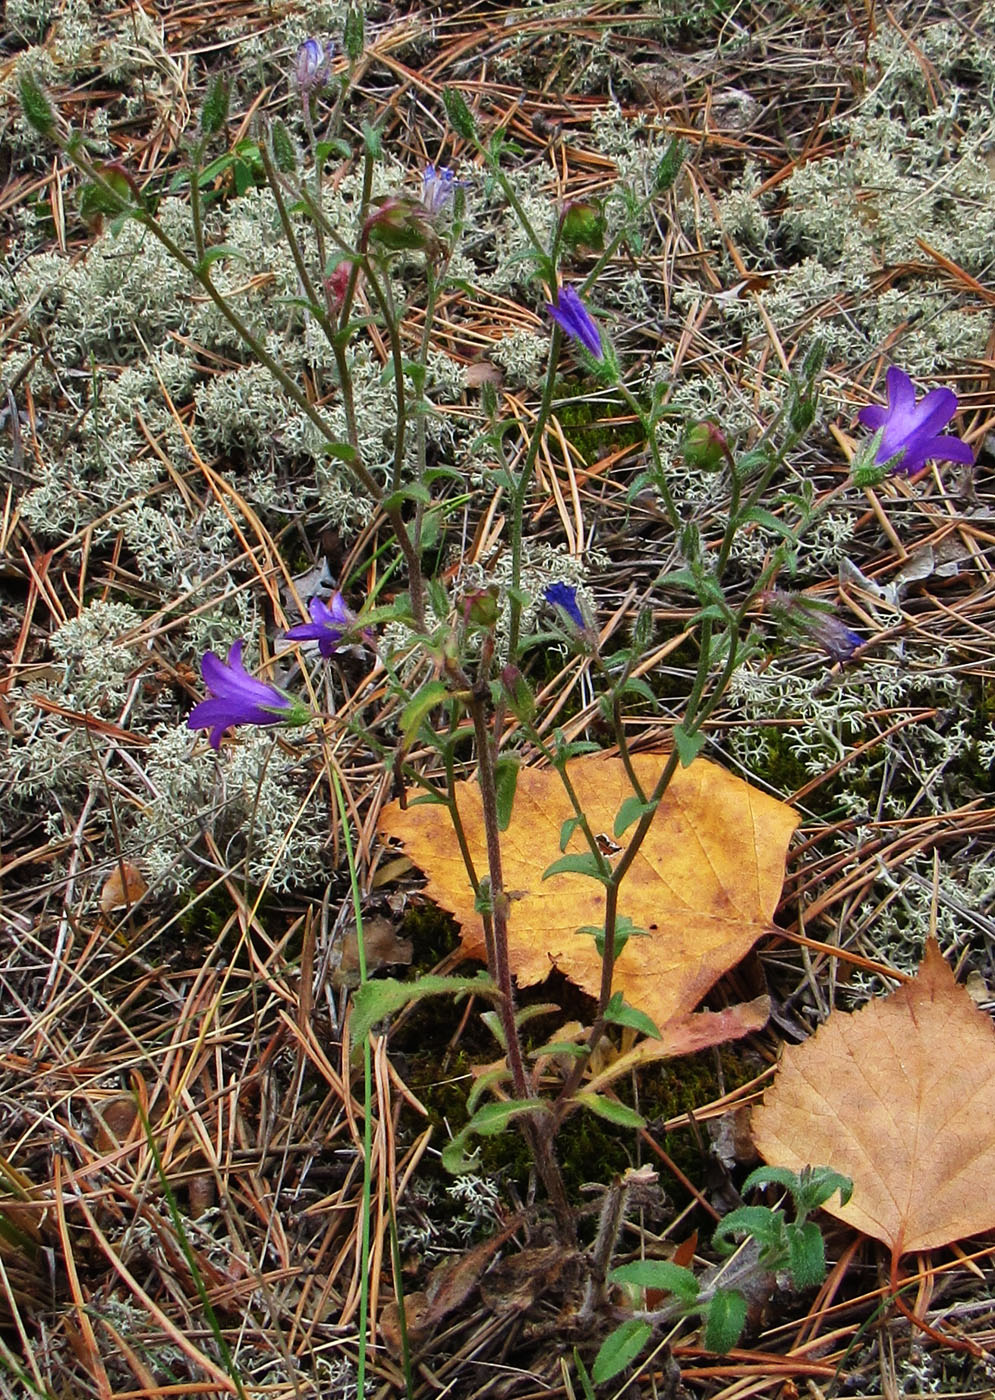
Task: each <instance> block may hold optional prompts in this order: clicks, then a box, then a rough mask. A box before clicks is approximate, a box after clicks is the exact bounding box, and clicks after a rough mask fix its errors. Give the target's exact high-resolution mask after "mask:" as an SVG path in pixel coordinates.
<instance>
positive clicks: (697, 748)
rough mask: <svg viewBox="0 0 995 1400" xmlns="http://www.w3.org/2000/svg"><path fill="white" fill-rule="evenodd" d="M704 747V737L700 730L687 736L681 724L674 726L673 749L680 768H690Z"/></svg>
mask: <svg viewBox="0 0 995 1400" xmlns="http://www.w3.org/2000/svg"><path fill="white" fill-rule="evenodd" d="M704 747H705V736H704V734H702V732H701V730H700V729H699V730H697V731H696V732H695V733H694V734H689V733H688V732H687V730H686V729H685V728H684V726H683V724H677V725H675V726H674V748H675V749H676V750H677V756H678V757H679V758H680V760H681V767H682V768H690V767H691V764H692V763H693V762H694V761H695V759H696V758H697V757H698V755H699V754H700V753H701V751H702V749H703V748H704Z"/></svg>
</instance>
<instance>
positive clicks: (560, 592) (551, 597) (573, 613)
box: [542, 583, 587, 632]
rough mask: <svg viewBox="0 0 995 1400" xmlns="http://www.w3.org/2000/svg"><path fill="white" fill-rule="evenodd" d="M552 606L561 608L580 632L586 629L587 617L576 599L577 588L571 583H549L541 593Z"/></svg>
mask: <svg viewBox="0 0 995 1400" xmlns="http://www.w3.org/2000/svg"><path fill="white" fill-rule="evenodd" d="M542 596H543V597H544V598H545V600H546V602H547V603H551V604H552V605H553V607H554V608H561V609H562V610H563V612H564V613H566V615H567V617H568V618H569V619H570V621H571V622H572V623H573V624H574V625H575V626H576V627H578V628H579V629H580V630H581V631H582V632H585V631H586V630H587V619H586V618H585V616H584V614H583V613H582V612H581V609H580V604H579V603H578V601H577V589H576V588H575V587H574V585H573V584H572V583H551V584H550V585H549V587H548V588H547V589H545V590H544V592H543V595H542Z"/></svg>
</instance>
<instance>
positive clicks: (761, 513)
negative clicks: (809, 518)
mask: <svg viewBox="0 0 995 1400" xmlns="http://www.w3.org/2000/svg"><path fill="white" fill-rule="evenodd" d="M737 523H738V524H740V525H747V524H753V525H762V526H763V528H764V529H765V530H770V531H771V532H772V533H773V534H775V535H780V536H781V538H782V539H785V540H790V541H791V543H792V544H797V543H798V536H797V535H796V534H795V532H794V530H792V528H791V526H790V525H785V523H784V521H783V520H778V518H777V516H776V515H772V514H771V513H770V511H769V510H763V509H762V508H761V507H760V506H751V507H750V509H749V510H744V511H743V513H742V514H741V515H740V517H739V520H738V522H737Z"/></svg>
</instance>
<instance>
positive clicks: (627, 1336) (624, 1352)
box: [591, 1317, 653, 1385]
mask: <svg viewBox="0 0 995 1400" xmlns="http://www.w3.org/2000/svg"><path fill="white" fill-rule="evenodd" d="M652 1335H653V1329H652V1327H651V1326H650V1325H649V1323H648V1322H640V1320H639V1318H637V1317H630V1318H628V1319H627V1320H626V1321H625V1322H623V1323H622V1324H621V1325H620V1326H618V1327H616V1328H615V1331H614V1332H611V1333H610V1334H609V1335H608V1336H607V1337H606V1338H605V1340H604V1341H603V1342H602V1343H601V1350H600V1351H599V1352H598V1354H597V1356H596V1357H595V1358H594V1365H593V1366H592V1367H591V1378H592V1380H593V1381H594V1383H595V1384H596V1385H603V1384H604V1382H605V1381H610V1380H612V1379H613V1378H614V1377H615V1376H617V1375H618V1374H619V1372H620V1371H624V1370H625V1368H626V1366H628V1365H630V1364H631V1363H632V1362H633V1361H635V1359H636V1357H637V1356H639V1355H640V1353H641V1352H642V1351H643V1349H644V1348H645V1346H646V1343H647V1342H648V1341H649V1339H650V1337H651V1336H652Z"/></svg>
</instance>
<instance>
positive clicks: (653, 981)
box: [381, 753, 798, 1030]
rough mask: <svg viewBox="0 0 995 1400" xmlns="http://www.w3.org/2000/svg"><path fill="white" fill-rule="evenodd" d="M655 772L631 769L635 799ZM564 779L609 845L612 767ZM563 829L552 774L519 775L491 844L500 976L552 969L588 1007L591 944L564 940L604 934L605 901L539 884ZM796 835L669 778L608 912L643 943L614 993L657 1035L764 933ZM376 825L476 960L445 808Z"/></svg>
mask: <svg viewBox="0 0 995 1400" xmlns="http://www.w3.org/2000/svg"><path fill="white" fill-rule="evenodd" d="M663 762H664V755H662V754H652V753H646V754H637V755H635V757H634V758H633V764H634V767H635V770H636V773H637V775H638V777H639V781H640V782H641V783H642V784H643V787H644V789H645V790H647V791H648V790H650V789H651V788H652V787H653V784H654V782H655V781H656V778H657V776H658V774H659V772H660V766H661V764H662V763H663ZM568 771H569V774H570V779H571V781H572V783H573V785H574V788H575V790H576V792H577V796H578V799H579V801H580V804H581V806H582V807H583V809H584V811H585V812H586V814H587V817H588V820H589V821H590V823H591V826H592V829H593V830H594V832H595V833H606V834H607V835H608V836H611V833H612V829H613V825H614V821H615V815H616V813H617V812H618V810H619V808H620V807H621V805H622V803H623V802H624V801H625V799H626V798H627V797H631V795H632V789H631V787H630V784H629V780H628V778H627V777H626V774H625V769H624V768H623V766H622V763H621V760H619V759H617V758H607V757H604V756H603V755H598V754H594V755H591V756H589V757H585V758H578V759H575V760H573V762H571V763H570V764H569V765H568ZM456 800H457V804H458V806H459V811H460V815H461V817H462V819H463V825H464V828H465V830H466V838H467V843H468V845H469V847H470V851H471V853H472V855H473V860H474V864H475V866H476V868H477V870H478V871H486V869H487V860H486V851H485V843H484V825H483V817H482V814H481V808H480V799H479V796H478V792H477V788H476V785H475V784H474V783H459V784H457V795H456ZM572 816H573V808H572V807H571V805H570V800H569V798H568V797H567V794H566V792H565V791H564V789H563V784H562V783H561V781H560V779H559V777H558V776H557V774H556V773H555V772H554V771H552V770H550V769H538V768H525V769H523V770H522V772H521V773H520V774H519V777H518V789H517V792H516V796H515V804H514V810H513V812H512V817H511V823H510V825H509V827H508V829H507V831H505V832H504V833H503V835H502V838H501V849H502V853H503V857H504V881H505V888H506V889H507V890H508V892H509V894H510V895H511V898H512V905H511V914H510V918H509V939H510V945H511V946H510V955H511V966H512V970H513V972H514V973H515V974H516V976H517V978H518V981H519V984H520V985H521V986H531V985H532V984H533V983H535V982H541V981H542V980H543V979H544V978H546V977H547V976H548V975H549V973H550V972H551V971H552V970H553V968H554V967H558V968H559V969H560V971H561V972H563V973H565V974H566V975H567V976H568V977H569V978H571V980H572V981H574V982H576V983H577V984H578V986H580V987H582V988H584V990H585V991H587V992H589V993H591V994H592V995H597V992H598V989H599V987H600V983H601V958H600V957H599V956H598V951H597V948H596V947H595V944H594V939H593V938H591V937H589V936H586V935H580V936H579V935H578V934H577V932H576V930H577V929H578V928H580V927H582V926H583V925H585V924H594V925H598V924H600V923H601V922H602V920H603V916H604V889H603V888H602V886H601V885H600V884H598V883H597V882H596V881H594V880H591V879H587V878H586V877H584V876H582V875H576V874H572V873H570V874H562V875H554V876H552V877H551V878H550V879H548V880H543V878H542V874H543V871H544V870H545V869H546V868H547V867H548V866H549V865H551V864H552V863H553V862H554V861H555V860H558V859H559V857H560V854H561V852H560V828H561V826H562V825H563V823H564V822H565V821H566V820H567V819H568V818H570V817H572ZM797 824H798V817H797V815H796V814H795V813H794V812H793V811H792V810H791V808H790V807H786V806H785V805H784V804H783V803H782V802H778V801H776V800H775V799H774V798H773V797H768V796H767V795H766V794H765V793H762V792H758V791H757V789H756V788H752V787H750V786H749V784H748V783H744V782H743V781H741V779H739V778H734V777H733V776H732V775H731V774H730V773H727V772H725V770H724V769H722V768H719V767H717V766H716V765H715V764H714V763H708V762H706V761H705V760H704V759H698V760H697V761H696V762H694V763H693V764H692V765H691V766H690V767H689V768H683V769H678V771H677V773H676V774H675V775H674V780H673V782H672V783H671V785H670V787H669V788H668V790H667V792H666V794H665V796H664V798H663V801H662V802H661V803H660V806H659V808H658V810H657V813H656V816H655V818H654V821H653V825H652V827H651V828H650V831H649V834H648V836H647V838H646V840H645V842H644V843H643V846H642V849H641V850H640V852H639V855H638V856H637V857H636V860H635V861H634V862H633V865H632V868H631V869H630V871H629V873H628V874H627V876H626V878H625V880H624V882H623V884H622V889H621V894H620V898H619V913H620V914H622V915H627V916H628V917H629V918H630V919H632V921H633V923H635V924H636V925H637V926H639V927H641V928H644V929H646V930H648V932H649V935H650V936H649V937H648V938H631V939H630V940H629V942H628V943H627V944H626V946H625V947H624V948H623V950H622V952H621V954H620V955H619V959H618V964H617V966H616V970H615V984H614V985H615V990H616V991H620V992H622V993H623V995H624V997H625V999H626V1001H627V1002H629V1003H630V1004H631V1005H633V1006H637V1007H639V1009H640V1010H642V1011H645V1012H646V1013H647V1015H649V1016H651V1017H652V1018H653V1020H654V1021H655V1022H656V1024H657V1025H658V1026H659V1027H660V1028H661V1030H662V1029H663V1027H664V1026H666V1025H667V1024H669V1022H671V1021H673V1020H674V1019H675V1018H677V1017H681V1016H685V1015H687V1014H688V1013H689V1012H691V1011H693V1010H694V1008H695V1006H696V1005H697V1004H698V1002H699V1001H700V1000H701V998H702V997H703V996H704V995H705V993H706V992H707V991H708V989H709V987H711V986H712V984H713V983H714V982H716V981H717V980H718V978H719V977H721V976H722V974H723V973H724V972H726V971H727V970H728V969H729V968H730V967H733V966H734V965H735V964H736V963H737V962H739V961H740V959H741V958H743V957H744V956H745V955H746V953H747V952H749V950H750V948H752V946H753V944H754V943H755V942H756V940H757V939H758V938H759V937H760V935H761V934H762V933H764V932H765V930H766V929H768V928H769V927H770V920H771V917H772V916H773V913H774V909H775V908H776V906H777V901H778V898H779V896H780V893H781V886H782V884H783V881H784V859H785V853H786V851H787V846H788V840H789V838H790V836H791V833H792V832H793V831H794V829H795V827H796V825H797ZM381 825H382V828H383V830H384V831H385V832H386V834H387V835H389V836H393V837H396V838H397V839H398V840H399V841H402V842H403V843H404V847H405V849H406V851H407V852H408V854H409V855H410V857H411V859H412V860H413V861H414V862H415V863H416V864H417V865H418V866H420V868H421V869H422V870H424V872H425V874H426V875H427V876H428V885H427V887H426V893H427V894H428V895H429V897H430V898H431V899H433V900H435V902H436V903H437V904H440V905H442V907H443V908H445V909H448V910H450V911H451V912H452V913H453V914H454V915H455V917H456V918H457V919H458V920H459V922H460V924H461V925H462V936H463V946H464V950H465V951H466V953H467V954H468V955H469V956H471V957H476V958H479V959H480V960H481V961H483V960H484V956H485V954H484V935H483V926H482V924H481V919H480V915H479V914H477V913H476V912H475V911H474V907H473V892H472V890H471V889H470V886H469V883H468V881H467V877H466V871H465V869H464V867H463V861H462V858H461V856H460V852H459V848H458V847H457V845H456V839H455V836H454V835H453V831H452V827H451V825H450V821H449V816H448V814H447V812H446V810H445V808H444V807H441V806H438V805H435V804H426V805H420V806H416V807H409V808H408V809H407V810H406V811H402V810H401V807H400V805H399V804H398V803H396V802H395V803H391V805H390V806H389V807H387V808H385V809H384V812H383V814H382V818H381ZM631 831H632V828H630V834H631ZM623 839H624V838H623ZM585 850H586V846H585V844H584V838H583V835H582V834H581V833H580V832H577V831H575V832H574V833H573V835H572V836H571V838H570V841H569V843H568V845H567V852H568V853H569V854H574V853H581V852H583V851H585Z"/></svg>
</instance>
